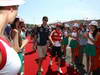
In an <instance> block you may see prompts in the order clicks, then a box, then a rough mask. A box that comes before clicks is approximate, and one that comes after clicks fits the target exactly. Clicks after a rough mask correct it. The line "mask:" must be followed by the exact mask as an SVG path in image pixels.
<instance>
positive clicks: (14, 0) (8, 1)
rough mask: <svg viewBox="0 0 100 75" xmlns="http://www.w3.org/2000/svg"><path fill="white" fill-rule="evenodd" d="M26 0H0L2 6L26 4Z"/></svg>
mask: <svg viewBox="0 0 100 75" xmlns="http://www.w3.org/2000/svg"><path fill="white" fill-rule="evenodd" d="M24 3H25V1H24V0H0V6H14V5H21V4H24Z"/></svg>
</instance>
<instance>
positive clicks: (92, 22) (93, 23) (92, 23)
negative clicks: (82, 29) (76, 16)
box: [89, 21, 98, 26]
mask: <svg viewBox="0 0 100 75" xmlns="http://www.w3.org/2000/svg"><path fill="white" fill-rule="evenodd" d="M89 25H95V26H98V22H97V21H91V23H90V24H89Z"/></svg>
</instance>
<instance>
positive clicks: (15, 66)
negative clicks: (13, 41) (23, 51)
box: [0, 39, 21, 75]
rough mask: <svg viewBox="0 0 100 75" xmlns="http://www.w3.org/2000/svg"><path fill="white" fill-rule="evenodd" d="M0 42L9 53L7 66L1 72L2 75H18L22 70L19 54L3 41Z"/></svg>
mask: <svg viewBox="0 0 100 75" xmlns="http://www.w3.org/2000/svg"><path fill="white" fill-rule="evenodd" d="M0 42H1V43H2V44H3V45H4V47H5V50H6V53H7V60H6V64H5V66H4V67H3V68H2V69H1V70H0V75H17V74H18V72H19V71H20V68H21V61H20V58H19V56H18V54H17V52H15V50H14V49H13V48H12V47H10V46H9V45H8V44H7V43H6V42H4V41H3V40H1V39H0Z"/></svg>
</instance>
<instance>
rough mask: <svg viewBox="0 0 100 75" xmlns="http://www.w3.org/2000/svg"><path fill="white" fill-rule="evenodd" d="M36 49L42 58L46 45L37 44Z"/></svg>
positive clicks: (44, 54)
mask: <svg viewBox="0 0 100 75" xmlns="http://www.w3.org/2000/svg"><path fill="white" fill-rule="evenodd" d="M37 51H38V54H39V57H40V58H44V57H45V56H46V54H47V45H45V46H37Z"/></svg>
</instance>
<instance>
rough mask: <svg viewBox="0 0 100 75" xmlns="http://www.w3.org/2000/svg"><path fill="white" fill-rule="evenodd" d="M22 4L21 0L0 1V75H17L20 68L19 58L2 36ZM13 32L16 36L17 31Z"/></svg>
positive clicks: (5, 37)
mask: <svg viewBox="0 0 100 75" xmlns="http://www.w3.org/2000/svg"><path fill="white" fill-rule="evenodd" d="M22 3H23V0H0V75H17V74H18V73H19V71H20V68H21V61H20V58H19V57H18V54H17V52H16V51H15V50H14V48H15V47H14V48H13V46H12V45H11V44H10V41H9V40H8V38H7V36H5V35H4V30H5V28H6V26H7V24H11V23H12V22H13V21H14V19H15V17H16V15H17V12H18V6H19V5H20V4H22ZM15 31H16V34H17V33H18V31H17V30H15Z"/></svg>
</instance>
